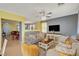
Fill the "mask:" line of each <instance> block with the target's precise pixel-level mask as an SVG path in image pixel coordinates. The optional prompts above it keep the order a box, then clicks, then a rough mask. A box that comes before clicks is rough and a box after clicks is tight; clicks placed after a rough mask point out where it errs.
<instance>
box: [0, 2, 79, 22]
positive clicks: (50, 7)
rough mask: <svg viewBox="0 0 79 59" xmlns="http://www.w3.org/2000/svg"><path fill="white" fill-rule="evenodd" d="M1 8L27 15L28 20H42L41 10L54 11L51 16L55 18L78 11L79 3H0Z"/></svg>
mask: <svg viewBox="0 0 79 59" xmlns="http://www.w3.org/2000/svg"><path fill="white" fill-rule="evenodd" d="M0 10H4V11H9V12H12V13H15V14H17V15H22V16H25V17H26V20H27V21H28V22H29V21H31V22H35V21H39V20H40V17H38V16H39V12H40V11H41V10H44V11H46V12H52V17H50V18H55V17H61V16H65V15H70V14H74V13H77V12H78V10H79V4H77V3H74V4H73V3H72V4H70V3H69V4H68V3H65V4H64V5H61V6H58V5H57V3H16V4H15V3H0Z"/></svg>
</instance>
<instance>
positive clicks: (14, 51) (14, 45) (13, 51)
mask: <svg viewBox="0 0 79 59" xmlns="http://www.w3.org/2000/svg"><path fill="white" fill-rule="evenodd" d="M21 55H22V54H21V47H20V43H19V41H18V40H12V39H9V40H8V43H7V48H6V51H5V56H21Z"/></svg>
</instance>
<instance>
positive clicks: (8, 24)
mask: <svg viewBox="0 0 79 59" xmlns="http://www.w3.org/2000/svg"><path fill="white" fill-rule="evenodd" d="M21 25H22V24H21V22H17V21H10V20H5V19H2V34H3V33H5V34H6V39H7V40H8V44H7V48H6V52H5V55H11V56H14V55H20V54H21V52H20V50H18V49H20V44H21V41H22V26H21ZM4 39H5V38H4V37H3V36H2V45H3V42H4ZM12 50H14V51H16V53H15V52H14V51H13V52H12Z"/></svg>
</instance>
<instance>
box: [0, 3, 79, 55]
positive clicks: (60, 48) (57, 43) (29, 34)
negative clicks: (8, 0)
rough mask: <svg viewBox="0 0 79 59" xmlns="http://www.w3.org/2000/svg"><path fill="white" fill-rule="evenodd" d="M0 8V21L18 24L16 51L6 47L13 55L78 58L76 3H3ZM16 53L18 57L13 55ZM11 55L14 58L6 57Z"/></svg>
mask: <svg viewBox="0 0 79 59" xmlns="http://www.w3.org/2000/svg"><path fill="white" fill-rule="evenodd" d="M0 8H1V10H2V11H0V13H1V14H0V15H1V17H2V18H5V19H9V20H10V21H11V20H13V21H19V22H21V26H22V27H21V41H20V43H19V44H18V45H20V47H19V48H17V47H18V45H17V44H13V43H10V44H11V45H14V47H12V46H11V47H12V48H11V49H14V50H16V54H17V55H22V56H79V47H78V45H79V35H78V33H79V4H78V3H45V4H44V3H34V4H33V3H29V4H21V3H20V4H17V3H14V4H5V3H4V4H0ZM3 10H4V11H3ZM5 11H6V12H5ZM8 12H9V13H8ZM16 14H17V15H16ZM19 15H22V16H19ZM0 21H2V20H0ZM0 27H1V25H0ZM0 32H2V30H1V29H0ZM1 35H2V33H0V37H1ZM0 39H1V38H0ZM15 46H17V47H16V48H15ZM6 47H7V45H6ZM18 49H19V50H20V52H22V54H20V53H19V52H17V51H18ZM9 51H10V50H9ZM12 53H14V54H12ZM11 54H12V56H16V54H15V52H10V53H9V54H7V55H8V56H9V55H11Z"/></svg>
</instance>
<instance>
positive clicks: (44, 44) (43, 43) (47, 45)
mask: <svg viewBox="0 0 79 59" xmlns="http://www.w3.org/2000/svg"><path fill="white" fill-rule="evenodd" d="M53 44H54V41H53V39H48V41H44V40H43V41H40V42H39V43H38V45H39V47H41V48H43V49H45V50H47V49H48V48H50V47H51V46H52V45H53Z"/></svg>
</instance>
